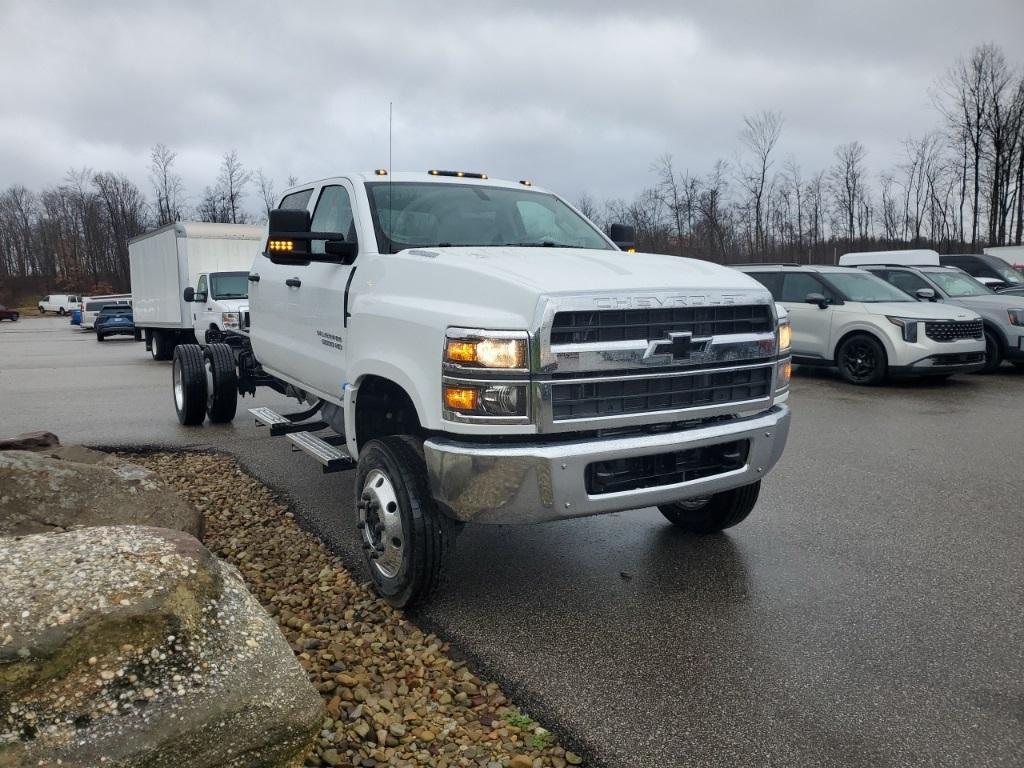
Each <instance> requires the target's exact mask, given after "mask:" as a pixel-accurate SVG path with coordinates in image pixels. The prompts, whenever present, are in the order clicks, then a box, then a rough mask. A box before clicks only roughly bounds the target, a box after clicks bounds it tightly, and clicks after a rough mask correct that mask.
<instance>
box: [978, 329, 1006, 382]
mask: <svg viewBox="0 0 1024 768" xmlns="http://www.w3.org/2000/svg"><path fill="white" fill-rule="evenodd" d="M1002 364H1003V347H1002V345H1001V344H1000V343H999V339H997V338H996V335H995V334H994V333H992V331H990V330H988V329H987V328H986V329H985V365H984V367H983V368H982V369H981V371H980V373H994V372H995V371H998V370H999V366H1001V365H1002Z"/></svg>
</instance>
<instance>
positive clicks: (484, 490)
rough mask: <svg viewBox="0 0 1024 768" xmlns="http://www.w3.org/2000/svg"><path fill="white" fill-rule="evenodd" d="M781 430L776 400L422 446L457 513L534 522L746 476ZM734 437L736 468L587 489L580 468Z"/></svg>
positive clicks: (756, 474) (436, 490) (687, 492)
mask: <svg viewBox="0 0 1024 768" xmlns="http://www.w3.org/2000/svg"><path fill="white" fill-rule="evenodd" d="M788 434H789V408H788V407H787V406H785V405H776V406H775V407H773V408H771V409H770V410H768V411H766V412H765V413H763V414H761V415H758V416H754V417H751V418H746V419H737V420H735V421H729V422H720V423H717V424H712V425H710V426H707V427H699V428H695V429H687V430H681V431H678V432H665V433H655V434H645V435H631V436H627V437H610V438H597V439H591V440H580V441H576V442H556V443H552V442H543V443H540V442H538V443H515V444H509V445H493V444H481V443H471V442H466V441H461V440H451V439H449V438H442V437H435V438H430V439H428V440H427V441H426V442H425V443H424V446H423V448H424V454H425V456H426V462H427V470H428V472H429V475H430V486H431V490H432V492H433V495H434V498H435V499H437V501H438V502H439V503H440V504H441V505H442V507H443V508H444V509H445V511H447V512H448V513H449V514H450V515H452V516H453V517H455V518H456V519H458V520H462V521H465V522H475V523H539V522H544V521H547V520H560V519H564V518H570V517H585V516H587V515H599V514H603V513H606V512H619V511H622V510H627V509H638V508H640V507H649V506H653V505H657V504H667V503H671V502H675V501H680V500H682V499H688V498H694V497H696V496H706V495H709V494H713V493H717V492H719V491H726V490H729V489H731V488H737V487H739V486H743V485H747V484H749V483H753V482H755V481H757V480H760V479H761V478H762V477H764V476H765V474H767V472H768V470H770V469H771V468H772V467H773V466H775V464H776V462H778V460H779V457H780V456H781V455H782V450H783V448H784V447H785V445H786V437H787V436H788ZM734 440H749V441H750V450H749V453H748V454H747V461H746V464H745V465H744V466H742V467H740V468H739V469H735V470H730V471H727V472H722V473H720V474H717V475H712V476H710V477H705V478H701V479H699V480H691V481H687V482H682V483H674V484H671V485H661V486H656V487H652V488H640V489H637V490H630V491H619V492H614V493H602V494H596V495H595V494H590V493H588V492H587V489H586V483H585V476H586V468H587V465H589V464H591V463H593V462H598V461H610V460H613V459H619V458H632V457H637V456H647V455H653V454H661V453H671V452H674V451H684V450H687V449H690V448H700V447H702V446H708V445H716V444H718V443H725V442H730V441H734Z"/></svg>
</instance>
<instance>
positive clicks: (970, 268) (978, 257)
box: [939, 253, 1024, 288]
mask: <svg viewBox="0 0 1024 768" xmlns="http://www.w3.org/2000/svg"><path fill="white" fill-rule="evenodd" d="M939 264H942V265H943V266H945V267H957V268H958V269H962V270H963V271H964V272H966V273H967V274H968V275H970V276H971V277H974V278H976V279H977V280H978V281H979V282H982V283H984V284H985V285H987V286H989V287H990V288H1004V287H1010V286H1020V285H1024V275H1022V274H1021V273H1020V272H1018V271H1017V270H1016V269H1014V268H1013V267H1011V266H1010V265H1009V264H1007V263H1006V262H1005V261H1004V260H1003V259H1000V258H999V257H998V256H990V255H989V254H987V253H950V254H943V255H942V256H939Z"/></svg>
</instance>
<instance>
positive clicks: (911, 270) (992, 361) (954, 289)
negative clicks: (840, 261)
mask: <svg viewBox="0 0 1024 768" xmlns="http://www.w3.org/2000/svg"><path fill="white" fill-rule="evenodd" d="M861 269H866V270H867V271H868V272H871V273H872V274H875V275H878V276H879V277H881V278H882V279H883V280H885V281H887V282H889V283H891V284H892V285H894V286H896V287H897V288H899V289H900V290H902V291H904V292H906V293H908V294H910V295H911V296H914V297H915V298H917V299H919V300H922V301H944V302H947V303H949V304H955V305H956V306H958V307H965V308H967V309H972V310H974V311H975V312H977V313H978V314H979V315H981V319H982V320H983V321H984V323H985V367H984V368H983V369H982V370H983V371H986V372H991V371H994V370H996V369H997V368H999V366H1000V365H1001V364H1002V363H1003V361H1004V360H1006V361H1008V362H1011V363H1013V364H1014V365H1016V366H1024V296H1015V295H1013V294H1012V293H996V292H995V291H993V290H992V289H990V288H987V287H986V286H984V285H982V284H981V283H979V282H978V281H977V280H975V279H974V278H973V277H971V276H970V275H968V274H967V273H966V272H964V271H962V270H960V269H957V268H956V267H945V266H918V267H910V266H902V265H896V264H887V265H877V266H875V265H869V266H862V267H861ZM929 291H931V294H929V293H928V292H929Z"/></svg>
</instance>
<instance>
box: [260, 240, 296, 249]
mask: <svg viewBox="0 0 1024 768" xmlns="http://www.w3.org/2000/svg"><path fill="white" fill-rule="evenodd" d="M294 246H295V243H293V242H292V241H291V240H271V241H269V242H268V243H267V250H270V251H290V250H293V248H294Z"/></svg>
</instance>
